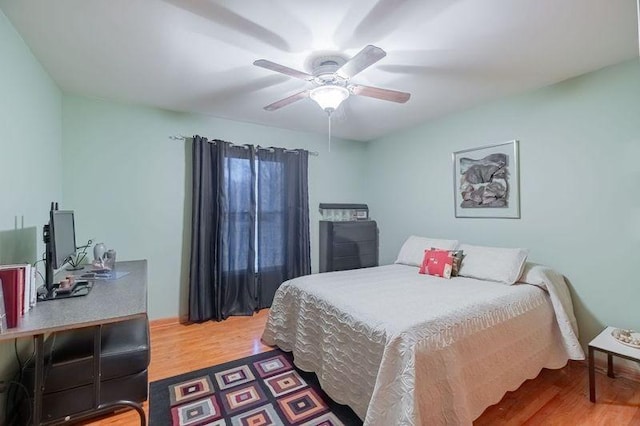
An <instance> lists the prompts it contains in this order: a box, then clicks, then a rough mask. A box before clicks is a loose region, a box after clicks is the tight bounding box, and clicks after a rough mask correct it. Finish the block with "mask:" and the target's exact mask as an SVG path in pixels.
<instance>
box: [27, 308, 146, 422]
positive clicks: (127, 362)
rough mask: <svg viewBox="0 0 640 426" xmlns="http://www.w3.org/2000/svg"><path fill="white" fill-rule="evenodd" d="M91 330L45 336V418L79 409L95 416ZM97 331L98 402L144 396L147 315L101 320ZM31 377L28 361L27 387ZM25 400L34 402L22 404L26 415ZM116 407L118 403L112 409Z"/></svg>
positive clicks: (140, 399)
mask: <svg viewBox="0 0 640 426" xmlns="http://www.w3.org/2000/svg"><path fill="white" fill-rule="evenodd" d="M94 333H95V328H94V327H87V328H82V329H76V330H68V331H62V332H57V333H54V334H52V335H51V336H49V337H48V338H47V339H46V341H45V344H44V347H45V352H44V353H45V367H44V392H43V397H42V416H41V419H42V421H43V422H48V421H54V420H63V419H65V418H66V417H67V416H72V419H73V418H75V417H77V416H78V415H83V414H87V416H86V417H93V414H94V413H91V412H90V410H92V409H94V408H95V407H94V380H93V376H94V373H93V371H94V364H93V349H94ZM101 336H102V338H101V346H102V351H101V356H100V362H101V370H102V375H101V380H100V404H111V403H116V402H121V401H130V402H135V403H142V402H143V401H146V400H147V397H148V377H147V367H148V366H149V360H150V343H149V321H148V319H147V318H146V317H144V318H138V319H133V320H128V321H122V322H117V323H112V324H106V325H103V326H102V329H101ZM34 377H35V369H34V363H33V361H32V362H31V363H29V364H28V365H27V366H26V368H25V371H24V374H23V379H22V383H23V384H24V385H25V387H26V388H27V389H33V383H34ZM31 397H33V395H31ZM29 404H32V401H31V400H25V401H24V402H23V404H21V409H20V413H21V417H22V418H23V419H25V421H26V418H28V416H29V412H30V408H31V407H30V405H29ZM119 408H123V407H119ZM115 409H117V407H114V408H113V411H115ZM107 411H110V410H107ZM104 414H105V411H101V412H97V413H95V415H96V416H98V415H104ZM83 417H85V416H84V415H83Z"/></svg>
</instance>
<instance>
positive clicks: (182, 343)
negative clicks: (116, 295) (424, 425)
mask: <svg viewBox="0 0 640 426" xmlns="http://www.w3.org/2000/svg"><path fill="white" fill-rule="evenodd" d="M267 314H268V311H267V310H263V311H261V312H259V313H257V314H256V315H254V316H252V317H232V318H229V319H227V320H226V321H222V322H207V323H203V324H189V325H182V324H176V323H172V322H171V321H163V322H160V323H157V324H153V325H152V327H151V365H150V366H149V381H155V380H160V379H165V378H167V377H171V376H175V375H178V374H182V373H186V372H189V371H193V370H197V369H200V368H205V367H209V366H212V365H216V364H221V363H224V362H228V361H233V360H235V359H238V358H242V357H246V356H250V355H253V354H256V353H260V352H264V351H267V350H270V349H271V348H270V347H269V346H266V345H264V344H263V343H262V342H261V341H260V336H261V335H262V330H263V328H264V324H265V322H266V320H267ZM596 380H597V393H598V400H597V403H596V404H592V403H591V402H589V395H588V378H587V370H586V367H585V365H584V364H583V363H577V362H570V363H569V364H568V365H567V366H566V367H564V368H562V369H560V370H543V371H542V372H541V373H540V374H539V375H538V377H536V378H535V379H533V380H527V381H526V382H525V383H524V384H523V385H522V386H520V388H518V389H517V390H516V391H514V392H508V393H507V394H506V395H505V396H504V398H502V400H501V401H500V402H499V403H498V404H496V405H493V406H491V407H489V408H487V410H486V411H485V412H484V413H483V414H482V416H480V418H478V419H477V420H476V421H475V422H474V425H477V426H484V425H514V426H515V425H527V426H529V425H545V426H547V425H571V426H573V425H586V426H589V425H594V426H596V425H597V426H600V425H605V426H606V425H616V426H618V425H622V426H624V425H629V426H640V383H637V382H634V381H631V380H627V379H624V378H616V379H611V378H608V377H607V376H606V375H604V374H601V373H598V374H597V375H596ZM144 408H145V411H146V410H148V404H147V403H145V405H144ZM86 424H87V425H94V426H98V425H100V426H107V425H108V426H125V425H135V424H137V416H136V414H135V413H133V412H124V413H120V414H117V415H113V416H110V417H105V418H102V419H99V420H96V421H93V422H89V423H86Z"/></svg>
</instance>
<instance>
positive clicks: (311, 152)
mask: <svg viewBox="0 0 640 426" xmlns="http://www.w3.org/2000/svg"><path fill="white" fill-rule="evenodd" d="M169 139H171V140H174V141H186V140H189V139H193V138H192V137H191V136H182V135H180V136H169ZM208 142H209V143H213V142H214V141H213V140H210V141H208ZM231 146H238V147H243V148H245V149H248V147H247V145H238V144H235V143H232V144H231ZM256 149H264V150H267V151H268V150H269V149H270V148H266V147H263V146H259V145H258V146H257V147H256ZM285 151H288V152H297V151H295V150H292V149H285ZM308 152H309V155H311V156H313V157H317V156H319V155H320V154H318V152H317V151H308Z"/></svg>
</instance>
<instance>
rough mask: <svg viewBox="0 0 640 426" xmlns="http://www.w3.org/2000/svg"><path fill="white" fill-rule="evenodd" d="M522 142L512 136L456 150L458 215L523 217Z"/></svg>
mask: <svg viewBox="0 0 640 426" xmlns="http://www.w3.org/2000/svg"><path fill="white" fill-rule="evenodd" d="M518 145H519V141H517V140H512V141H509V142H505V143H499V144H495V145H486V146H481V147H478V148H470V149H465V150H462V151H456V152H454V153H453V154H452V156H451V158H452V162H453V198H454V213H455V217H457V218H492V219H495V218H502V219H520V161H519V146H518Z"/></svg>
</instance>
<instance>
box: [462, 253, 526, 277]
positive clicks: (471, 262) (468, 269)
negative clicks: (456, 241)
mask: <svg viewBox="0 0 640 426" xmlns="http://www.w3.org/2000/svg"><path fill="white" fill-rule="evenodd" d="M458 250H463V251H464V257H463V258H462V264H461V265H460V271H459V272H458V275H459V276H461V277H470V278H477V279H479V280H488V281H498V282H501V283H504V284H508V285H511V284H513V283H515V282H516V281H518V279H519V278H520V275H522V271H523V269H524V265H525V263H526V261H527V255H528V254H529V250H527V249H522V248H500V247H482V246H472V245H469V244H460V247H458Z"/></svg>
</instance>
